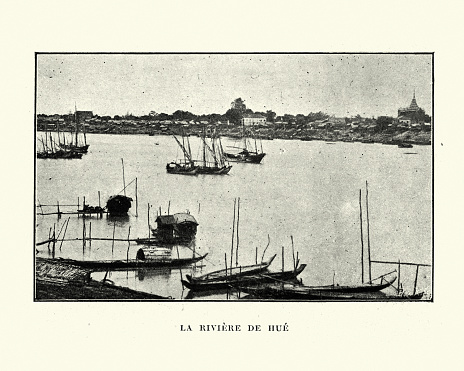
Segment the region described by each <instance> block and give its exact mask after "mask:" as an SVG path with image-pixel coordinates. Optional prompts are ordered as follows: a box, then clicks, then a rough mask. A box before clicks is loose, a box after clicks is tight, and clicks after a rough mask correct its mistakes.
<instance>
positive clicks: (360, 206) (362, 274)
mask: <svg viewBox="0 0 464 371" xmlns="http://www.w3.org/2000/svg"><path fill="white" fill-rule="evenodd" d="M359 221H360V223H359V224H360V226H361V282H362V283H364V242H363V227H362V225H363V223H362V205H361V190H359Z"/></svg>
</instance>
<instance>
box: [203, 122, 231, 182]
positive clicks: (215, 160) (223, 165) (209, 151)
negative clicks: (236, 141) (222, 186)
mask: <svg viewBox="0 0 464 371" xmlns="http://www.w3.org/2000/svg"><path fill="white" fill-rule="evenodd" d="M201 141H202V149H203V151H202V159H201V160H199V161H196V162H197V173H198V174H212V175H225V174H228V173H229V171H230V169H231V168H232V166H231V165H229V164H228V163H227V162H226V157H225V155H224V150H223V148H222V143H221V138H220V137H218V136H217V135H216V134H215V133H212V134H211V139H210V144H211V146H210V145H209V144H208V143H207V142H206V132H205V130H204V131H203V136H202V137H201Z"/></svg>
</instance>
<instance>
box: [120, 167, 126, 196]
mask: <svg viewBox="0 0 464 371" xmlns="http://www.w3.org/2000/svg"><path fill="white" fill-rule="evenodd" d="M121 163H122V184H123V186H124V196H125V195H126V178H125V176H124V159H121Z"/></svg>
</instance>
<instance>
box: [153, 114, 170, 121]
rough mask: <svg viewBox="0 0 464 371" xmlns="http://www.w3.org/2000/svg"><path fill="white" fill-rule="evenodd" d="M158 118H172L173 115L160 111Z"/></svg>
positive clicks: (162, 119)
mask: <svg viewBox="0 0 464 371" xmlns="http://www.w3.org/2000/svg"><path fill="white" fill-rule="evenodd" d="M156 118H157V119H158V120H161V121H164V120H172V116H171V115H168V114H167V113H160V114H159V115H158V116H157V117H156Z"/></svg>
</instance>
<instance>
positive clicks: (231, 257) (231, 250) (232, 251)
mask: <svg viewBox="0 0 464 371" xmlns="http://www.w3.org/2000/svg"><path fill="white" fill-rule="evenodd" d="M236 204H237V199H236V198H234V219H233V221H232V247H231V248H230V266H231V267H232V262H233V259H234V258H233V255H234V236H235V207H236Z"/></svg>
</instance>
